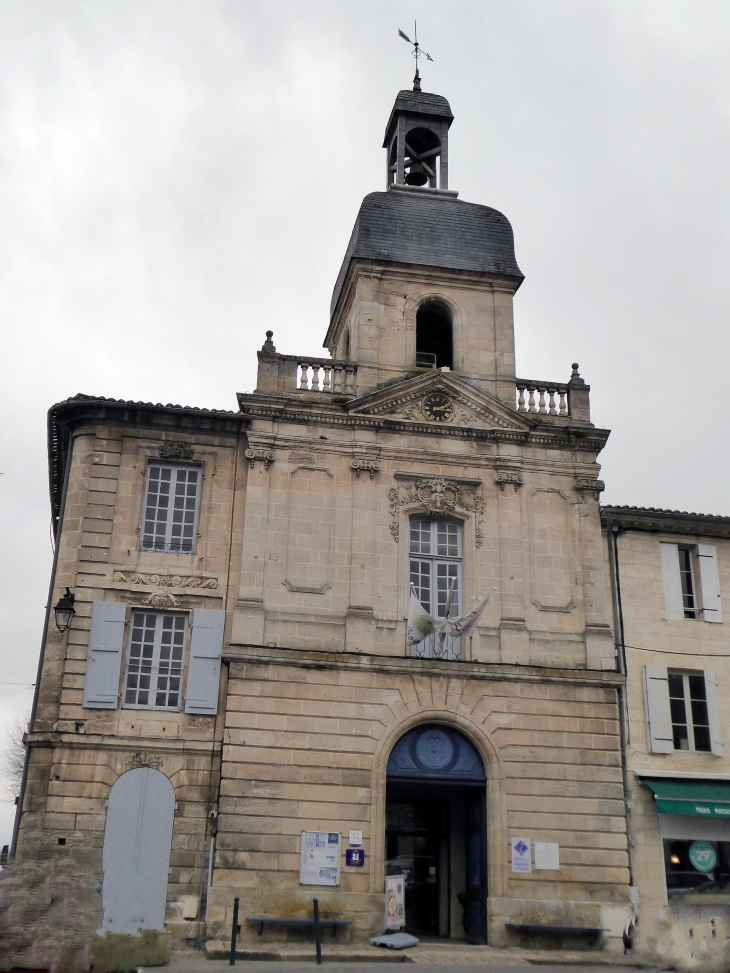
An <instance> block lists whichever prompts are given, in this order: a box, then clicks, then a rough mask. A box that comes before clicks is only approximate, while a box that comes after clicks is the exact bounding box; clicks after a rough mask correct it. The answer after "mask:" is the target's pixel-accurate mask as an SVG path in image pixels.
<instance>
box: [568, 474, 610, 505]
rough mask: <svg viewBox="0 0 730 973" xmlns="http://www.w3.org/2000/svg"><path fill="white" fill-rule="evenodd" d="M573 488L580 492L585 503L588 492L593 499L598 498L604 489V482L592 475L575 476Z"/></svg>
mask: <svg viewBox="0 0 730 973" xmlns="http://www.w3.org/2000/svg"><path fill="white" fill-rule="evenodd" d="M575 488H576V490H577V491H578V492H579V493H580V498H581V501H582V502H583V503H585V502H586V497H587V495H588V494H590V495H591V496H592V497H593V499H594V500H598V498H599V497H600V495H601V493H602V492H603V491H604V490H605V489H606V484H605V483H604V482H603V480H596V479H594V478H593V477H589V476H576V478H575Z"/></svg>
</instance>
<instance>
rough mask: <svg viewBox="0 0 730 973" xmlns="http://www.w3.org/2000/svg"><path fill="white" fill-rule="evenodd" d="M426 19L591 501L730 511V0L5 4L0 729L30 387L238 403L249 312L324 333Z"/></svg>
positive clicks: (43, 392)
mask: <svg viewBox="0 0 730 973" xmlns="http://www.w3.org/2000/svg"><path fill="white" fill-rule="evenodd" d="M415 16H417V17H418V20H419V38H420V40H421V42H422V44H423V47H424V48H425V49H426V50H427V51H429V52H430V53H431V55H432V57H433V59H434V60H433V64H426V65H424V67H423V79H424V85H423V87H424V90H427V91H435V92H438V93H439V94H443V95H445V96H446V97H447V98H448V99H449V101H450V103H451V107H452V110H453V112H454V115H455V118H456V120H455V122H454V124H453V126H452V129H451V134H450V138H449V146H450V153H451V159H450V167H449V168H450V173H449V178H450V183H451V188H454V189H457V190H459V192H460V194H461V197H462V198H463V199H466V200H470V201H473V202H479V203H487V204H489V205H490V206H494V207H496V208H497V209H499V210H501V211H502V212H504V213H505V214H506V215H507V216H508V218H509V219H510V221H511V223H512V226H513V227H514V232H515V241H516V249H517V259H518V262H519V264H520V267H521V268H522V271H523V273H524V274H525V277H526V280H525V282H524V284H523V285H522V287H521V289H520V291H519V292H518V294H517V297H516V300H515V320H516V332H517V362H518V365H517V372H518V375H521V376H525V377H528V378H538V379H543V378H544V379H551V380H558V381H567V379H568V377H569V375H570V363H571V362H572V361H578V362H579V363H580V369H581V374H582V375H583V376H584V377H585V379H586V380H587V381H588V382H589V383H590V384H591V386H592V393H591V404H592V411H593V420H594V422H596V423H597V424H599V425H602V426H605V427H607V428H609V429H611V430H612V434H611V438H610V440H609V444H608V446H607V448H606V450H605V451H604V453H603V454H602V462H603V473H602V476H603V478H604V479H605V481H606V484H607V490H606V493H605V494H604V501H607V502H610V503H630V504H640V505H646V506H657V507H671V508H680V509H686V510H697V511H703V512H709V513H719V514H730V499H729V498H728V496H727V484H728V482H730V458H729V457H728V450H727V445H726V444H727V432H726V416H727V411H728V410H727V401H726V400H727V398H728V396H730V390H729V389H728V384H727V374H728V361H729V360H730V334H729V330H730V329H729V328H728V325H729V324H730V275H729V274H728V256H729V253H728V251H729V243H730V205H729V200H730V166H729V165H728V148H729V147H730V136H729V122H730V4H728V3H723V2H718V0H707V2H706V0H656V2H652V0H544V2H543V0H498V2H497V0H477V2H470V0H461V2H459V0H450V2H449V3H448V4H444V3H443V2H430V0H418V2H413V0H387V2H380V0H359V2H355V0H352V2H351V0H339V2H334V0H329V2H316V0H295V2H275V0H265V2H244V0H230V2H225V0H205V2H202V0H199V2H192V0H124V2H122V0H96V2H89V3H83V2H76V0H64V2H63V3H58V2H55V0H45V2H35V0H16V2H13V0H1V2H0V117H1V122H0V124H1V131H0V322H1V326H2V334H3V342H2V375H1V376H0V395H1V396H2V416H3V422H2V448H1V450H0V472H2V474H3V475H2V477H0V530H1V531H2V534H1V542H2V556H1V557H0V572H1V573H2V577H1V580H0V602H1V603H0V612H1V615H0V632H1V636H0V679H3V680H6V682H4V683H2V684H0V729H2V726H3V725H4V724H5V723H6V722H7V720H8V719H10V718H12V717H13V715H14V714H15V713H17V712H23V711H24V710H26V709H28V708H29V706H30V701H31V691H30V690H29V689H28V688H26V687H24V686H22V685H21V686H18V685H12V683H25V684H29V683H32V682H33V680H34V679H35V671H36V664H37V658H38V649H39V642H40V635H41V628H42V621H43V610H44V605H45V602H46V597H47V590H48V577H49V569H50V564H51V548H50V543H49V537H48V525H49V507H48V488H47V468H46V412H47V409H48V407H49V406H50V405H51V404H53V403H54V402H57V401H59V400H61V399H65V398H67V397H68V396H71V395H74V394H76V393H77V392H85V393H92V394H98V395H106V396H113V397H118V398H125V399H143V400H152V401H156V402H157V401H161V402H173V403H181V404H186V405H197V406H207V407H215V408H223V409H234V408H235V407H236V399H235V393H236V392H237V391H245V390H251V389H252V388H253V387H254V383H255V366H256V354H255V352H256V349H257V348H258V347H260V346H261V344H262V342H263V340H264V332H265V331H266V329H267V328H270V329H272V330H273V331H274V334H275V337H274V340H275V343H276V345H277V348H278V350H279V351H281V352H284V353H288V354H293V353H298V352H304V353H308V354H317V353H318V350H319V349H320V346H321V343H322V340H323V338H324V334H325V331H326V328H327V323H328V309H329V300H330V296H331V292H332V287H333V285H334V281H335V277H336V275H337V271H338V269H339V265H340V262H341V260H342V256H343V254H344V250H345V247H346V245H347V241H348V238H349V235H350V231H351V229H352V224H353V221H354V219H355V216H356V213H357V209H358V206H359V204H360V200H361V199H362V197H363V196H364V195H365V194H366V193H368V192H370V191H372V190H378V189H382V188H384V186H383V183H384V159H383V152H384V150H383V149H381V144H382V137H383V129H384V127H385V123H386V121H387V119H388V115H389V112H390V109H391V106H392V103H393V100H394V98H395V95H396V93H397V91H398V90H399V89H400V88H406V87H410V83H411V79H412V75H413V61H412V58H411V57H410V54H409V50H408V47H407V46H406V44H405V43H404V42H403V41H402V40H400V39H399V38H398V36H397V28H398V27H402V28H403V29H404V30H406V32H410V31H411V29H412V27H413V19H414V17H415ZM723 403H725V404H723ZM11 820H12V808H11V807H10V806H9V805H0V844H4V843H6V842H7V841H8V840H9V837H10V829H11Z"/></svg>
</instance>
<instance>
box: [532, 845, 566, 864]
mask: <svg viewBox="0 0 730 973" xmlns="http://www.w3.org/2000/svg"><path fill="white" fill-rule="evenodd" d="M539 869H541V870H544V871H550V872H557V871H560V848H559V847H558V845H557V844H556V843H555V842H554V841H536V842H535V871H538V870H539Z"/></svg>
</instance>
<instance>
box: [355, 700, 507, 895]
mask: <svg viewBox="0 0 730 973" xmlns="http://www.w3.org/2000/svg"><path fill="white" fill-rule="evenodd" d="M425 723H432V724H436V725H439V724H440V725H441V726H446V727H449V728H451V729H453V730H457V731H458V732H460V733H462V734H463V735H464V736H465V737H466V738H467V740H469V742H470V743H472V744H473V745H474V747H475V748H476V750H477V752H478V753H479V756H480V757H481V758H482V762H483V764H484V770H485V773H486V775H487V874H488V886H489V889H490V893H489V894H490V896H495V895H496V896H502V895H504V894H505V892H504V890H505V887H506V871H505V869H506V866H505V864H504V862H503V860H502V859H503V858H505V856H504V855H502V854H500V852H501V850H502V849H503V848H504V847H506V844H505V842H506V840H507V826H506V819H507V813H506V812H507V808H506V795H505V793H504V767H503V766H502V759H501V756H500V753H499V749H498V748H497V747H496V746H495V744H494V741H493V740H492V739H491V738H490V735H489V733H488V731H487V730H486V729H485V727H484V726H483V725H479V724H478V723H476V722H474V720H471V719H469V718H468V717H465V716H463V715H462V714H460V713H455V712H453V710H447V709H441V708H438V707H424V708H422V709H419V710H417V711H415V712H411V713H409V714H408V715H407V716H404V717H403V718H402V719H400V720H398V721H396V722H394V723H393V724H392V725H391V726H389V727H388V729H387V730H386V732H385V733H384V734H383V736H382V737H381V738H380V740H379V741H378V745H377V747H376V749H375V753H374V754H373V768H372V779H371V787H372V791H371V794H372V799H371V818H370V829H371V830H370V835H371V838H370V849H371V850H370V856H371V868H370V891H371V892H372V893H378V892H382V890H383V888H382V886H383V876H384V869H385V787H386V780H387V768H388V759H389V758H390V754H391V751H392V749H393V747H394V746H395V744H396V743H397V742H398V740H400V738H401V737H402V736H404V735H405V734H406V733H408V731H409V730H412V729H414V728H415V727H417V726H422V725H423V724H425ZM505 860H506V859H505Z"/></svg>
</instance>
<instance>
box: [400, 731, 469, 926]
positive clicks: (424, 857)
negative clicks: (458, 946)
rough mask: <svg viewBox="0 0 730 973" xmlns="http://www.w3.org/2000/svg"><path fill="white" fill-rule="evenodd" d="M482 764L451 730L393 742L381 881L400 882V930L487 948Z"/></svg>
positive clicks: (411, 734) (411, 735) (417, 733)
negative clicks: (397, 878) (402, 885)
mask: <svg viewBox="0 0 730 973" xmlns="http://www.w3.org/2000/svg"><path fill="white" fill-rule="evenodd" d="M486 783H487V777H486V774H485V772H484V764H483V763H482V759H481V757H480V756H479V754H478V752H477V750H476V749H475V747H474V745H473V744H472V743H470V741H469V740H467V739H466V737H465V736H463V735H462V734H461V733H459V732H458V731H457V730H454V729H452V728H451V727H447V726H439V725H436V724H425V725H423V726H418V727H416V728H415V729H413V730H410V731H409V732H408V733H406V734H405V735H404V736H402V737H401V738H400V740H398V742H397V743H396V745H395V746H394V747H393V750H392V751H391V754H390V759H389V760H388V769H387V784H386V824H385V847H386V863H385V866H386V874H388V875H396V874H400V873H401V872H402V873H404V874H405V875H406V883H405V884H406V889H405V892H406V903H405V904H406V929H407V931H408V932H411V933H413V934H414V935H416V936H420V937H423V936H451V937H453V938H455V939H463V938H466V939H467V940H469V942H475V943H483V942H486V933H487V910H486V903H487V855H486Z"/></svg>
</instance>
